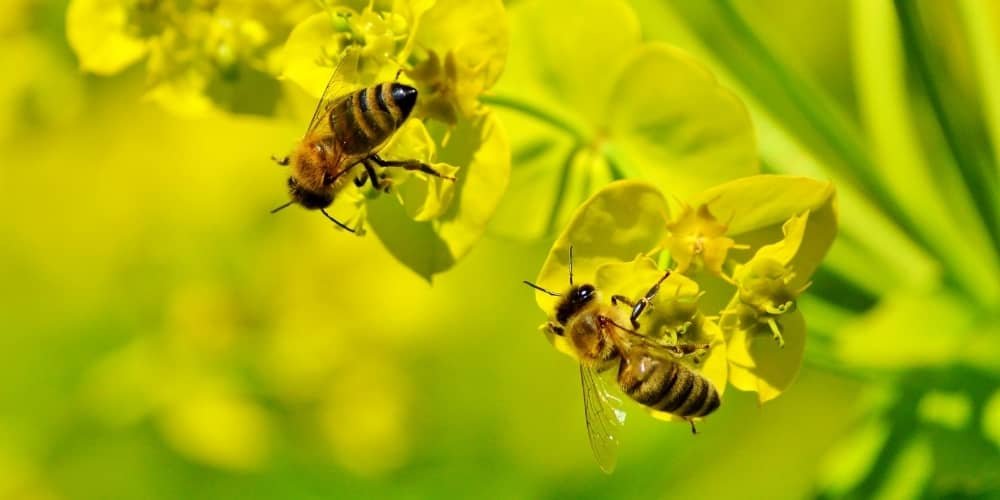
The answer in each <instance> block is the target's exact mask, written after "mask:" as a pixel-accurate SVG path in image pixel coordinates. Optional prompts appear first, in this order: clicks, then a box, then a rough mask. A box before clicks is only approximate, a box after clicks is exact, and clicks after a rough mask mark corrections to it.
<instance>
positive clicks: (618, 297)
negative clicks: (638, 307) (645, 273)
mask: <svg viewBox="0 0 1000 500" xmlns="http://www.w3.org/2000/svg"><path fill="white" fill-rule="evenodd" d="M619 302H621V303H622V304H625V305H627V306H629V307H635V302H632V299H630V298H628V297H626V296H624V295H617V294H615V295H612V296H611V305H613V306H617V305H618V303H619Z"/></svg>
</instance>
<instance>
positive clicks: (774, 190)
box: [535, 175, 837, 402]
mask: <svg viewBox="0 0 1000 500" xmlns="http://www.w3.org/2000/svg"><path fill="white" fill-rule="evenodd" d="M692 207H698V209H693V208H692ZM665 214H666V215H667V216H668V217H669V215H670V207H669V205H668V203H667V201H666V198H665V196H664V195H663V194H662V193H661V192H660V191H659V190H658V189H657V188H656V187H655V186H653V185H651V184H649V183H645V182H641V181H618V182H613V183H611V184H608V185H607V186H605V187H604V188H602V189H600V190H599V191H598V192H597V193H595V194H594V196H592V197H591V198H590V199H589V200H587V201H586V202H585V203H583V204H582V205H581V206H580V207H579V208H578V209H577V211H576V212H575V213H574V214H573V216H572V217H571V219H570V222H569V224H568V225H567V226H566V227H565V228H564V230H563V232H562V234H560V236H559V237H558V238H557V239H556V241H555V243H554V244H553V246H552V249H551V250H550V251H549V255H548V258H547V259H546V261H545V263H544V264H543V265H542V269H541V271H540V272H539V274H538V277H537V279H536V283H537V284H538V285H540V286H542V287H545V288H549V289H557V290H558V289H562V288H563V287H564V286H565V280H566V276H567V274H568V273H569V269H568V258H567V256H568V253H569V247H570V246H573V248H574V252H575V255H574V275H575V276H576V279H577V281H578V282H590V283H595V280H596V284H597V285H598V286H599V287H600V288H602V289H604V290H605V294H606V295H610V294H622V295H625V296H637V295H641V294H642V293H644V292H645V289H644V288H643V286H645V287H646V288H648V287H649V286H650V284H651V283H653V282H655V281H656V279H657V278H658V277H659V276H660V275H661V274H662V271H658V270H657V267H656V266H655V265H654V264H653V263H654V262H656V261H657V259H660V261H661V262H667V260H668V259H666V257H667V255H666V254H664V253H661V252H663V251H664V250H665V251H666V252H668V253H669V257H670V258H672V259H673V260H674V262H675V263H676V266H677V267H676V268H675V269H676V270H681V269H689V268H690V267H691V262H693V261H694V259H696V258H701V259H702V261H703V262H704V266H705V268H706V269H713V270H716V269H717V270H721V268H722V263H723V262H725V261H726V259H727V256H726V252H728V250H730V249H732V248H734V247H735V246H734V244H733V243H732V242H733V241H734V239H738V240H739V241H741V242H745V243H746V245H747V249H748V250H749V251H751V252H753V254H752V257H751V258H750V259H749V260H748V261H746V262H744V263H742V264H736V266H735V268H734V272H733V276H732V278H731V279H727V280H720V279H718V278H716V277H715V276H714V275H704V274H689V275H683V274H681V273H679V272H678V273H674V274H673V275H671V277H670V278H668V279H667V280H666V281H665V282H664V283H663V285H661V287H660V291H659V293H658V294H657V295H656V297H655V298H654V300H653V301H652V302H651V305H652V306H653V307H652V311H651V312H649V313H648V314H649V317H650V321H648V323H649V324H648V325H647V324H644V325H643V333H644V334H647V335H650V336H651V337H653V338H657V339H660V340H662V341H664V342H680V341H682V340H684V339H686V338H692V336H697V335H707V336H708V337H703V338H710V337H711V338H714V337H713V335H714V332H719V340H718V341H717V343H718V344H717V345H720V346H724V347H723V349H718V350H716V349H714V348H713V351H712V355H710V356H709V359H708V360H707V362H706V364H705V366H704V370H705V371H706V374H707V375H708V376H709V378H710V379H711V380H713V382H715V383H716V385H717V388H718V389H719V390H720V391H721V390H722V389H723V388H724V386H725V385H726V384H725V383H724V382H723V381H724V380H726V379H728V381H729V383H730V384H732V385H733V386H734V387H736V388H737V389H740V390H747V391H756V392H757V393H758V397H759V399H760V401H762V402H763V401H767V400H770V399H773V398H774V397H776V396H777V395H778V394H780V393H781V391H783V390H784V389H785V388H787V387H788V385H789V384H791V382H792V380H793V379H794V377H795V374H796V373H798V369H799V366H800V365H801V363H802V354H803V350H804V347H805V333H806V330H805V320H804V317H803V315H802V312H801V311H799V310H798V309H797V308H796V307H795V306H796V301H795V299H796V298H797V297H798V295H799V294H800V293H802V291H803V290H805V288H806V287H807V285H808V283H809V278H810V276H811V275H812V273H813V271H814V270H815V269H816V267H817V266H818V265H819V263H820V261H821V260H822V258H823V256H824V255H825V254H826V251H827V250H828V249H829V248H830V245H831V244H832V243H833V239H834V236H835V235H836V230H837V206H836V197H835V190H834V189H833V186H832V185H831V184H829V183H826V182H820V181H814V180H811V179H806V178H802V177H791V176H775V175H757V176H752V177H746V178H742V179H737V180H735V181H731V182H727V183H725V184H721V185H719V186H716V187H713V188H711V189H709V190H707V191H705V192H702V193H700V194H697V195H695V196H693V197H692V199H691V202H690V204H688V205H681V207H680V211H679V213H678V214H677V215H676V216H675V217H673V218H672V219H671V220H672V222H671V223H670V224H669V225H666V224H664V223H663V219H664V215H665ZM713 214H716V215H717V216H718V217H720V218H722V219H723V220H727V221H729V223H728V224H721V223H719V222H717V219H716V218H715V217H714V216H713ZM781 228H783V231H784V232H783V235H784V236H783V238H781V239H780V240H779V241H777V242H775V240H776V239H778V238H779V237H780V236H779V235H780V234H782V233H780V232H779V230H780V229H781ZM664 241H667V242H670V244H668V245H666V248H665V247H664V244H663V242H664ZM699 245H701V246H700V249H699ZM706 249H712V250H709V251H706ZM637 255H638V256H640V257H639V259H638V260H635V259H636V256H637ZM651 259H652V260H651ZM729 259H730V260H736V259H733V258H732V257H729ZM623 263H628V264H623ZM718 274H721V273H718ZM734 288H735V289H734ZM535 298H536V301H537V302H538V305H539V306H540V307H541V308H542V309H543V310H544V311H546V312H550V311H552V310H553V309H554V308H555V305H556V300H557V299H556V298H554V297H550V296H548V295H546V294H544V293H541V292H538V293H536V295H535ZM716 317H718V318H719V322H720V324H718V325H717V324H716V323H715V321H714V318H716ZM720 327H721V330H720ZM723 334H724V337H725V339H724V341H723V340H722V336H723ZM772 338H777V339H779V340H780V341H781V342H784V344H785V345H784V348H782V347H779V343H778V342H775V341H774V340H772ZM551 340H552V342H553V344H554V345H555V346H556V347H557V348H559V349H560V350H562V351H564V352H572V351H571V349H570V348H569V346H565V345H560V343H561V342H562V340H561V339H559V338H552V339H551ZM712 342H715V341H714V340H713V341H712ZM713 345H716V344H713ZM722 352H725V355H723V354H717V353H722ZM723 358H726V359H725V360H723ZM712 363H721V364H722V365H727V364H728V366H727V367H721V368H720V367H718V366H717V365H712ZM712 370H714V371H712ZM713 373H714V375H713ZM720 374H721V378H722V381H719V380H717V379H718V378H719V377H720ZM712 377H715V378H712Z"/></svg>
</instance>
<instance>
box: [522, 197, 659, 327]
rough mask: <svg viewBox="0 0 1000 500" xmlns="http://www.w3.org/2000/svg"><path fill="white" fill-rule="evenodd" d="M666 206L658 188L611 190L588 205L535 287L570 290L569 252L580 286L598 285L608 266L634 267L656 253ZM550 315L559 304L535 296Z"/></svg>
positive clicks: (564, 234) (567, 230) (566, 232)
mask: <svg viewBox="0 0 1000 500" xmlns="http://www.w3.org/2000/svg"><path fill="white" fill-rule="evenodd" d="M667 216H668V207H667V201H666V200H665V199H664V198H663V195H662V194H661V193H660V191H659V190H658V189H656V187H654V186H653V185H651V184H649V183H646V182H642V181H618V182H613V183H611V184H608V185H607V186H605V187H604V188H602V189H601V190H600V191H598V192H597V193H595V194H594V195H593V196H592V197H591V198H590V199H589V200H587V201H586V202H584V203H583V204H582V205H580V207H579V208H578V209H577V211H576V213H574V214H573V217H572V219H571V220H570V222H569V224H568V225H567V226H566V227H565V228H564V229H563V232H562V234H560V235H559V238H558V239H556V241H555V243H554V244H553V245H552V248H551V249H550V250H549V254H548V257H546V259H545V263H544V264H542V269H541V271H539V273H538V278H537V279H536V281H535V282H536V283H537V284H538V285H540V286H543V287H545V288H549V289H551V290H560V291H561V290H563V289H564V288H566V286H567V284H568V281H567V279H568V276H569V248H570V247H571V246H572V247H573V251H574V260H573V274H574V276H575V280H576V282H577V283H587V282H590V283H593V282H594V280H595V278H596V277H597V269H598V267H600V266H601V265H603V264H606V263H613V262H622V261H631V260H632V259H633V258H635V256H636V255H639V254H645V253H648V252H650V251H652V250H653V249H655V248H656V247H657V245H658V244H659V242H660V241H661V240H662V238H663V235H664V232H665V231H666V226H665V219H666V217H667ZM535 300H536V302H537V303H538V305H539V307H541V308H542V310H544V311H545V312H546V313H548V312H549V311H552V310H553V309H554V308H555V305H556V304H555V302H556V299H555V298H554V297H551V296H549V295H546V294H544V293H542V292H538V293H536V294H535Z"/></svg>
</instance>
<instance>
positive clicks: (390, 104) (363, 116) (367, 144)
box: [329, 83, 417, 157]
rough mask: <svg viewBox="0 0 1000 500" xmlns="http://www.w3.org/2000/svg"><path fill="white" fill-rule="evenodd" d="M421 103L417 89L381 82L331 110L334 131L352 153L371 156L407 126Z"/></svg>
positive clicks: (346, 151) (342, 101)
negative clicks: (410, 117)
mask: <svg viewBox="0 0 1000 500" xmlns="http://www.w3.org/2000/svg"><path fill="white" fill-rule="evenodd" d="M416 102H417V89H415V88H413V87H410V86H408V85H403V84H401V83H380V84H378V85H375V86H372V87H368V88H364V89H361V90H359V91H357V92H354V93H351V94H348V95H346V96H344V97H343V98H342V99H340V100H339V101H338V102H337V103H336V104H334V106H333V107H332V108H331V109H330V114H329V120H330V130H331V131H333V136H334V138H336V140H337V141H338V142H339V143H340V146H341V148H342V151H343V153H344V154H346V155H348V156H361V157H363V156H368V155H369V154H372V153H374V152H375V151H374V150H375V149H376V148H378V147H379V146H380V145H381V144H382V143H383V142H385V141H386V140H387V139H389V137H391V136H392V134H393V133H394V132H395V131H396V130H398V129H399V127H400V126H402V125H403V121H405V120H406V118H407V117H408V116H410V111H413V106H414V105H415V104H416Z"/></svg>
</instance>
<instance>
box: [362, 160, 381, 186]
mask: <svg viewBox="0 0 1000 500" xmlns="http://www.w3.org/2000/svg"><path fill="white" fill-rule="evenodd" d="M361 163H362V164H364V166H365V172H366V173H367V174H368V180H370V181H372V188H373V189H375V190H376V191H379V190H381V189H382V183H381V182H379V175H378V174H377V173H375V167H373V166H372V164H371V162H369V161H368V160H364V161H362V162H361Z"/></svg>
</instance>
